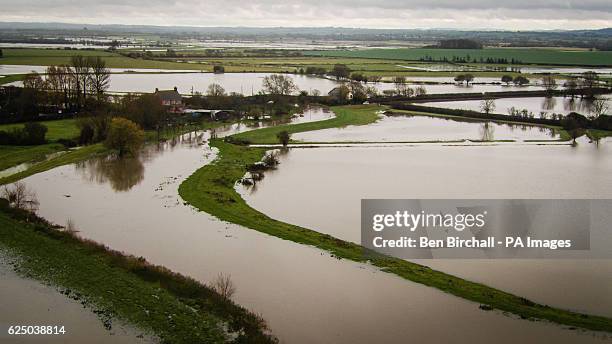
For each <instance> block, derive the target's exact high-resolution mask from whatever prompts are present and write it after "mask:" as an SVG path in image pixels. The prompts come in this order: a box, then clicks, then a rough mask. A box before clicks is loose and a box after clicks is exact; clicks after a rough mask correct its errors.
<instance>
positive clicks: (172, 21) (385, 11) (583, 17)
mask: <svg viewBox="0 0 612 344" xmlns="http://www.w3.org/2000/svg"><path fill="white" fill-rule="evenodd" d="M0 8H1V9H2V10H1V11H0V21H20V22H65V23H79V24H80V23H84V24H141V25H189V26H259V27H269V26H291V27H299V26H342V27H363V28H460V29H480V28H500V29H511V30H526V29H540V30H550V29H582V28H603V27H612V0H580V1H578V0H577V1H574V0H569V1H568V0H565V1H564V0H502V1H497V0H495V1H494V0H464V1H460V0H311V1H302V0H275V1H273V0H80V1H78V0H77V1H70V0H15V1H8V0H0Z"/></svg>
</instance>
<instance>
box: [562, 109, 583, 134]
mask: <svg viewBox="0 0 612 344" xmlns="http://www.w3.org/2000/svg"><path fill="white" fill-rule="evenodd" d="M561 126H562V127H563V129H565V130H574V129H585V128H588V127H589V119H588V118H586V117H585V116H583V115H581V114H579V113H576V112H572V113H570V114H569V115H567V116H565V118H564V119H562V120H561Z"/></svg>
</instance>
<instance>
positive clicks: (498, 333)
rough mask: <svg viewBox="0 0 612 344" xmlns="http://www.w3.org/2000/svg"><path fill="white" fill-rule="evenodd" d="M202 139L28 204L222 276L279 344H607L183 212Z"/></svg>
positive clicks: (203, 149)
mask: <svg viewBox="0 0 612 344" xmlns="http://www.w3.org/2000/svg"><path fill="white" fill-rule="evenodd" d="M229 130H233V129H229ZM227 133H228V132H225V134H227ZM218 134H219V135H222V134H223V133H218ZM208 135H209V134H208V133H199V134H197V135H196V134H193V133H192V134H190V135H185V136H183V137H182V138H181V139H178V140H174V141H168V142H165V143H163V144H159V145H155V146H149V147H147V148H145V150H144V152H143V154H142V155H141V157H140V158H138V159H134V160H138V161H137V162H131V163H128V162H113V161H112V160H108V159H106V161H105V162H103V163H98V162H86V163H82V164H78V165H67V166H62V167H58V168H56V169H53V170H50V171H47V172H44V173H40V174H37V175H34V176H31V177H29V178H27V179H25V180H24V182H25V183H26V184H27V185H28V186H29V187H31V188H33V189H34V190H36V191H37V193H38V199H39V201H40V210H39V215H41V216H43V217H45V218H47V219H49V220H50V221H52V222H55V223H59V224H65V223H66V221H67V219H71V220H72V221H73V222H74V223H75V224H76V226H77V227H78V230H80V232H79V234H80V235H81V236H83V237H86V238H89V239H93V240H96V241H98V242H101V243H103V244H105V245H108V246H109V247H111V248H113V249H116V250H121V251H124V252H127V253H130V254H134V255H136V256H143V257H145V258H146V259H147V260H149V261H151V262H152V263H154V264H161V265H164V266H166V267H168V268H169V269H171V270H173V271H177V272H180V273H183V274H186V275H189V276H191V277H193V278H195V279H197V280H200V281H202V282H207V281H210V280H212V279H213V278H214V277H215V276H216V275H217V274H218V273H220V272H223V273H227V274H231V276H232V280H233V281H234V283H235V285H236V286H237V293H236V295H235V296H234V300H235V301H236V302H238V303H239V304H241V305H243V306H245V307H247V308H248V309H250V310H252V311H255V312H257V313H260V314H261V315H262V316H263V317H264V319H266V320H267V321H268V323H269V325H270V327H271V329H272V331H273V333H275V334H276V335H277V336H278V337H279V338H280V340H281V342H287V343H313V342H316V343H372V342H387V343H400V342H406V341H408V340H412V341H418V342H420V343H440V342H461V343H489V342H496V343H516V342H525V343H539V342H542V341H554V342H558V343H575V342H584V343H590V342H594V343H601V342H602V338H607V337H602V336H603V335H602V334H592V333H588V332H587V333H582V332H577V331H571V330H567V329H564V328H562V327H560V326H556V325H552V324H547V323H542V322H530V321H523V320H519V319H515V318H512V317H507V316H504V315H502V314H501V313H498V312H485V311H482V310H479V309H478V304H475V303H472V302H467V301H464V300H462V299H459V298H456V297H453V296H450V295H447V294H444V293H442V292H440V291H438V290H435V289H432V288H427V287H425V286H422V285H419V284H415V283H412V282H409V281H406V280H404V279H401V278H399V277H396V276H394V275H391V274H387V273H383V272H380V271H378V270H376V269H374V268H372V267H371V266H368V265H365V264H358V263H354V262H350V261H346V260H338V259H336V258H334V257H331V256H330V255H329V254H327V253H324V252H322V251H320V250H318V249H315V248H312V247H309V246H305V245H299V244H296V243H293V242H291V241H286V240H281V239H278V238H275V237H271V236H268V235H265V234H262V233H259V232H257V231H253V230H250V229H246V228H243V227H241V226H237V225H233V224H229V223H225V222H221V221H219V220H217V219H215V218H213V217H212V216H210V215H208V214H206V213H203V212H198V211H196V210H194V209H193V208H192V207H190V206H187V205H184V204H183V201H182V200H181V199H180V197H179V196H178V192H177V188H178V186H179V184H180V183H181V182H182V181H183V180H184V179H185V178H186V177H187V176H188V175H190V174H191V173H193V171H195V170H196V169H198V168H199V167H201V166H202V165H204V164H207V163H210V161H211V160H212V159H214V157H215V154H216V153H215V151H214V150H212V149H210V148H209V146H208V145H207V144H206V140H207V138H208ZM313 152H314V150H313ZM94 161H95V160H94ZM105 164H110V165H112V164H115V165H117V167H114V168H110V167H108V166H104V165H105ZM304 181H308V178H307V179H304V180H302V183H301V184H302V185H304V183H303V182H304ZM307 184H308V185H311V183H310V182H308V183H307ZM283 194H284V193H282V194H279V195H280V197H279V198H284V197H282V195H283ZM285 195H286V194H285ZM285 200H286V201H287V199H285ZM338 209H339V210H340V208H338ZM458 333H460V334H461V335H460V336H458ZM608 339H609V338H608Z"/></svg>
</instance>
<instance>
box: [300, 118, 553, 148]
mask: <svg viewBox="0 0 612 344" xmlns="http://www.w3.org/2000/svg"><path fill="white" fill-rule="evenodd" d="M558 138H559V136H558V135H557V133H556V132H555V131H554V130H553V129H550V128H544V127H538V126H526V125H517V124H514V123H500V122H483V121H480V120H470V119H461V118H449V117H432V116H421V115H418V116H411V115H403V114H400V113H394V114H389V115H388V116H382V117H381V118H380V119H379V120H378V121H377V122H375V123H372V124H369V125H363V126H347V127H344V128H331V129H323V130H316V131H310V132H304V133H297V134H294V135H293V139H295V140H298V141H303V142H427V141H461V140H482V141H493V140H513V141H526V140H555V139H558Z"/></svg>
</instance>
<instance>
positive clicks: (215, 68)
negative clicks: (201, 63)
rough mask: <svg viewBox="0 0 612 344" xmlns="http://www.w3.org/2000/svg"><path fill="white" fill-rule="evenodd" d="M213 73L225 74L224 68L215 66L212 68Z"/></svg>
mask: <svg viewBox="0 0 612 344" xmlns="http://www.w3.org/2000/svg"><path fill="white" fill-rule="evenodd" d="M213 72H214V73H216V74H221V73H225V67H223V66H221V65H215V66H214V67H213Z"/></svg>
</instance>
